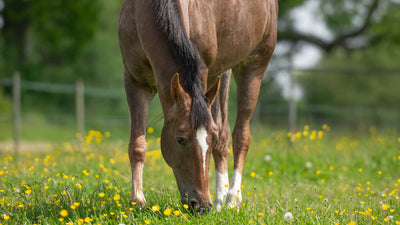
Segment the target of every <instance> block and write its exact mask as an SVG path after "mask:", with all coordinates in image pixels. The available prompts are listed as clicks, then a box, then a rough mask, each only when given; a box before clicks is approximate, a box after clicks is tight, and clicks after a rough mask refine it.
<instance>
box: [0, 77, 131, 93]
mask: <svg viewBox="0 0 400 225" xmlns="http://www.w3.org/2000/svg"><path fill="white" fill-rule="evenodd" d="M20 84H21V88H23V89H26V90H30V91H38V92H47V93H60V94H74V93H75V92H76V84H63V83H49V82H41V81H27V80H21V81H20ZM0 86H5V87H12V86H13V83H12V79H10V78H8V79H7V78H6V79H0ZM84 94H85V96H88V97H100V98H125V92H124V89H123V88H121V89H111V88H99V87H91V86H86V85H85V90H84Z"/></svg>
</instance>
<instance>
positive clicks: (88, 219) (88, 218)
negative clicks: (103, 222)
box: [84, 217, 93, 223]
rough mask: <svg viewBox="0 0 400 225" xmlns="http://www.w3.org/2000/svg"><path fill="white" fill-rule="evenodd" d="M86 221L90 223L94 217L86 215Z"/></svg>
mask: <svg viewBox="0 0 400 225" xmlns="http://www.w3.org/2000/svg"><path fill="white" fill-rule="evenodd" d="M84 221H85V222H86V223H90V222H92V221H93V219H91V218H90V217H86V218H85V220H84Z"/></svg>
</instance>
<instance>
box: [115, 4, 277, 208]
mask: <svg viewBox="0 0 400 225" xmlns="http://www.w3.org/2000/svg"><path fill="white" fill-rule="evenodd" d="M277 14H278V3H277V0H251V1H248V0H124V2H123V3H122V7H121V12H120V18H119V30H118V35H119V42H120V48H121V53H122V58H123V62H124V67H125V73H124V81H125V90H126V95H127V100H128V104H129V108H130V113H131V136H130V143H129V159H130V162H131V170H132V194H131V199H130V200H131V201H132V202H136V203H137V204H138V205H140V206H144V205H145V204H146V200H145V197H144V195H143V190H142V179H143V178H142V173H143V162H144V160H145V156H146V140H145V132H146V131H145V130H146V121H147V115H148V108H149V103H150V101H151V100H152V98H153V97H154V95H155V94H156V93H158V94H159V98H160V101H161V104H162V108H163V113H164V127H163V129H162V135H161V150H162V154H163V157H164V159H165V161H166V162H167V164H168V165H169V166H170V167H171V168H172V170H173V172H174V175H175V178H176V182H177V185H178V188H179V191H180V194H181V202H182V204H188V205H189V206H190V207H192V208H193V209H196V210H197V211H199V212H202V211H204V210H207V209H209V208H210V207H211V205H212V202H211V198H210V193H209V187H208V170H209V162H210V155H211V153H212V155H213V157H214V161H215V168H216V200H215V204H216V207H217V209H218V210H220V209H221V207H222V204H223V203H224V201H225V200H226V201H228V202H229V204H228V205H229V206H235V205H238V204H239V203H240V201H241V198H242V197H241V189H240V185H241V177H242V171H243V161H244V158H245V157H246V154H247V151H248V150H249V143H250V128H249V121H250V118H251V115H252V113H253V110H254V108H255V106H256V102H257V97H258V93H259V88H260V84H261V80H262V78H263V76H264V74H265V71H266V69H267V66H268V63H269V61H270V58H271V55H272V53H273V50H274V48H275V44H276V35H277V33H276V29H277V16H278V15H277ZM231 68H233V74H234V78H235V81H236V84H237V106H238V110H237V119H236V123H235V128H234V131H233V133H232V138H233V154H234V168H233V175H232V183H231V185H230V188H228V183H229V179H228V168H227V156H228V154H229V136H230V130H229V125H228V120H227V101H228V87H229V82H230V76H231ZM207 87H209V88H208V89H207ZM204 90H207V91H204Z"/></svg>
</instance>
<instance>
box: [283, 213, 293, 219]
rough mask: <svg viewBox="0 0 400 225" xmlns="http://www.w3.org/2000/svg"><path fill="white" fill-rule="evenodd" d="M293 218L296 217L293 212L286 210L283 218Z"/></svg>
mask: <svg viewBox="0 0 400 225" xmlns="http://www.w3.org/2000/svg"><path fill="white" fill-rule="evenodd" d="M293 218H294V217H293V214H292V213H291V212H286V213H285V215H283V219H284V220H292V219H293Z"/></svg>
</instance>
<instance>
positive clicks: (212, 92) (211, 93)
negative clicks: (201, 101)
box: [206, 76, 221, 105]
mask: <svg viewBox="0 0 400 225" xmlns="http://www.w3.org/2000/svg"><path fill="white" fill-rule="evenodd" d="M220 84H221V76H218V78H217V80H216V81H215V83H214V84H213V85H211V87H210V88H209V89H208V90H207V92H206V97H207V99H208V102H209V103H210V105H212V104H213V102H214V100H215V97H217V94H218V90H219V86H220Z"/></svg>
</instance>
